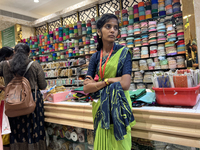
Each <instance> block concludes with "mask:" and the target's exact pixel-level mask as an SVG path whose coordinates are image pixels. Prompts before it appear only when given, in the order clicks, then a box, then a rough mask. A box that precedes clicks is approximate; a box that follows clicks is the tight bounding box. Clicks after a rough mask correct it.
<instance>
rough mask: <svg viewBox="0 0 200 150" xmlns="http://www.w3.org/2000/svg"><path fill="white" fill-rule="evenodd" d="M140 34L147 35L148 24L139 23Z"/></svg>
mask: <svg viewBox="0 0 200 150" xmlns="http://www.w3.org/2000/svg"><path fill="white" fill-rule="evenodd" d="M140 26H141V33H147V32H148V22H141V23H140Z"/></svg>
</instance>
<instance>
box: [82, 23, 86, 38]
mask: <svg viewBox="0 0 200 150" xmlns="http://www.w3.org/2000/svg"><path fill="white" fill-rule="evenodd" d="M81 26H82V35H85V34H87V31H86V30H87V28H86V23H85V21H82V25H81Z"/></svg>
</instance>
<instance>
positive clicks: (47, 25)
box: [46, 22, 49, 34]
mask: <svg viewBox="0 0 200 150" xmlns="http://www.w3.org/2000/svg"><path fill="white" fill-rule="evenodd" d="M46 27H47V31H46V32H47V33H48V34H49V23H48V22H47V23H46Z"/></svg>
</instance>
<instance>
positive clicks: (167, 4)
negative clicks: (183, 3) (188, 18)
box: [165, 0, 173, 15]
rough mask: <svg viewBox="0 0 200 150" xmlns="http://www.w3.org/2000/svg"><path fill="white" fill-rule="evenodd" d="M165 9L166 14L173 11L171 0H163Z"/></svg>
mask: <svg viewBox="0 0 200 150" xmlns="http://www.w3.org/2000/svg"><path fill="white" fill-rule="evenodd" d="M165 10H166V15H171V14H172V13H173V9H172V0H165Z"/></svg>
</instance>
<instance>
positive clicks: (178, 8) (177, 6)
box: [173, 2, 181, 13]
mask: <svg viewBox="0 0 200 150" xmlns="http://www.w3.org/2000/svg"><path fill="white" fill-rule="evenodd" d="M180 11H181V4H180V2H177V3H174V4H173V13H176V12H180Z"/></svg>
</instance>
